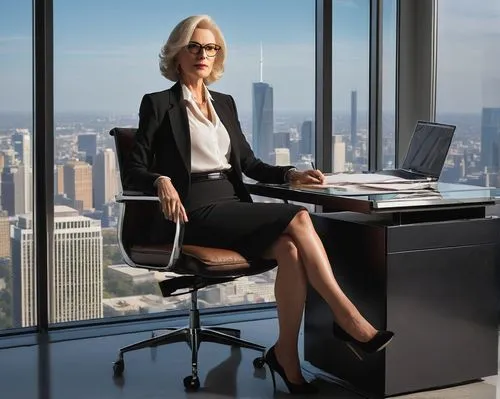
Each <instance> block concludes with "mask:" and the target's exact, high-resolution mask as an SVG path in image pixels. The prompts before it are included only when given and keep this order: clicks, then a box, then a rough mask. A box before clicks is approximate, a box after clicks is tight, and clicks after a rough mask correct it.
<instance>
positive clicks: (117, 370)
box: [113, 292, 266, 390]
mask: <svg viewBox="0 0 500 399" xmlns="http://www.w3.org/2000/svg"><path fill="white" fill-rule="evenodd" d="M191 296H192V306H191V310H190V318H189V326H188V327H184V328H179V329H166V330H167V331H168V332H167V333H164V334H161V335H158V336H155V334H154V333H153V335H152V337H151V338H149V339H146V340H143V341H140V342H136V343H135V344H131V345H127V346H125V347H123V348H121V349H120V351H119V353H118V359H117V360H116V361H115V363H114V364H113V374H114V377H121V375H122V374H123V371H124V370H125V362H124V359H123V355H124V354H125V353H127V352H131V351H135V350H138V349H143V348H156V347H158V346H161V345H168V344H174V343H178V342H186V343H187V344H188V345H189V347H190V348H191V375H190V376H188V377H186V378H184V386H185V388H186V389H188V390H197V389H198V388H199V387H200V382H199V379H198V349H199V348H200V344H201V343H202V342H212V343H215V344H221V345H227V346H232V347H237V348H247V349H253V350H256V351H259V352H262V358H263V356H264V352H265V350H266V348H265V347H264V346H262V345H258V344H255V343H253V342H250V341H245V340H243V339H241V338H240V330H237V329H234V328H226V327H211V328H205V327H201V326H200V315H199V311H198V309H197V307H196V292H193V293H191Z"/></svg>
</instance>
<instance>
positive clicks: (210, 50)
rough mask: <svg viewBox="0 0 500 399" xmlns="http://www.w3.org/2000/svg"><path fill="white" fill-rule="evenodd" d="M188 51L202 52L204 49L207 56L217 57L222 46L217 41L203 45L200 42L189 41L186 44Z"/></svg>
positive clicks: (192, 52)
mask: <svg viewBox="0 0 500 399" xmlns="http://www.w3.org/2000/svg"><path fill="white" fill-rule="evenodd" d="M186 49H187V51H189V52H190V53H191V54H200V52H201V51H202V50H205V53H206V54H207V57H215V56H216V55H217V53H218V52H219V50H220V49H221V47H220V46H219V45H217V44H215V43H208V44H205V45H201V43H198V42H189V43H188V44H187V46H186Z"/></svg>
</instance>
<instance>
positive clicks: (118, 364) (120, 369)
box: [113, 359, 125, 377]
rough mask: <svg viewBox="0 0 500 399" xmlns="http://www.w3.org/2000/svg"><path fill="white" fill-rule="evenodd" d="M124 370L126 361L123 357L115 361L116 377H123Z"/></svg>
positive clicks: (114, 370) (114, 373)
mask: <svg viewBox="0 0 500 399" xmlns="http://www.w3.org/2000/svg"><path fill="white" fill-rule="evenodd" d="M123 370H125V362H124V361H123V359H120V360H117V361H116V362H114V363H113V375H114V376H115V377H121V376H122V374H123Z"/></svg>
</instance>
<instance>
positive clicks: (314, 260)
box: [266, 211, 377, 384]
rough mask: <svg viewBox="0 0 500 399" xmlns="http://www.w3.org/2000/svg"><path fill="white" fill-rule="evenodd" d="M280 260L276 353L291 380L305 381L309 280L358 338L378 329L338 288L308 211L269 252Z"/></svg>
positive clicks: (276, 287) (351, 332)
mask: <svg viewBox="0 0 500 399" xmlns="http://www.w3.org/2000/svg"><path fill="white" fill-rule="evenodd" d="M266 255H267V256H269V257H272V258H274V259H276V260H277V262H278V272H277V275H276V283H275V287H274V291H275V297H276V306H277V310H278V323H279V336H278V340H277V342H276V345H275V353H276V356H277V358H278V361H279V363H280V364H281V365H282V367H283V368H284V370H285V372H286V375H287V377H288V379H289V380H290V381H291V382H294V383H298V384H300V383H301V382H303V381H304V379H303V377H302V373H301V371H300V363H299V355H298V350H297V346H298V334H299V329H300V324H301V321H302V314H303V311H304V304H305V299H306V291H307V282H309V283H310V284H311V286H312V287H313V288H314V289H315V290H316V291H317V292H318V293H319V294H320V295H321V297H323V299H324V300H325V301H326V303H327V304H328V305H329V307H330V309H331V310H332V313H333V314H334V316H335V319H336V321H337V323H338V324H339V325H340V326H341V327H342V328H344V330H345V331H347V332H348V333H349V334H350V335H351V336H353V337H354V338H356V339H357V340H359V341H362V342H366V341H368V340H370V339H371V338H372V337H373V336H374V335H375V334H376V332H377V330H375V328H374V327H373V326H372V325H371V324H370V323H369V322H368V321H367V320H366V319H365V318H364V317H363V316H362V315H361V314H360V313H359V311H358V310H357V309H356V307H355V306H354V305H353V304H352V302H351V301H350V300H349V298H347V296H346V295H345V294H344V292H343V291H342V289H341V288H340V287H339V285H338V283H337V281H336V280H335V277H334V275H333V272H332V268H331V265H330V262H329V260H328V257H327V255H326V251H325V249H324V247H323V243H322V242H321V240H320V238H319V236H318V235H317V233H316V231H315V229H314V226H313V224H312V221H311V218H310V217H309V214H308V212H307V211H300V212H299V213H297V215H296V216H295V217H294V218H293V219H292V221H291V222H290V224H289V225H288V226H287V228H286V230H285V231H284V234H282V235H281V236H280V237H279V238H278V240H276V242H275V243H274V244H273V246H272V247H271V248H270V250H269V251H268V253H267V254H266Z"/></svg>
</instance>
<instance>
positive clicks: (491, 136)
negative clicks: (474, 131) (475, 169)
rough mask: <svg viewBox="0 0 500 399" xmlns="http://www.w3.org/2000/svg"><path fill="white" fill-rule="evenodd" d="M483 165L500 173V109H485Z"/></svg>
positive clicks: (482, 133) (490, 170)
mask: <svg viewBox="0 0 500 399" xmlns="http://www.w3.org/2000/svg"><path fill="white" fill-rule="evenodd" d="M481 165H482V167H483V169H484V168H487V171H488V172H499V171H500V108H483V111H482V116H481Z"/></svg>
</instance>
